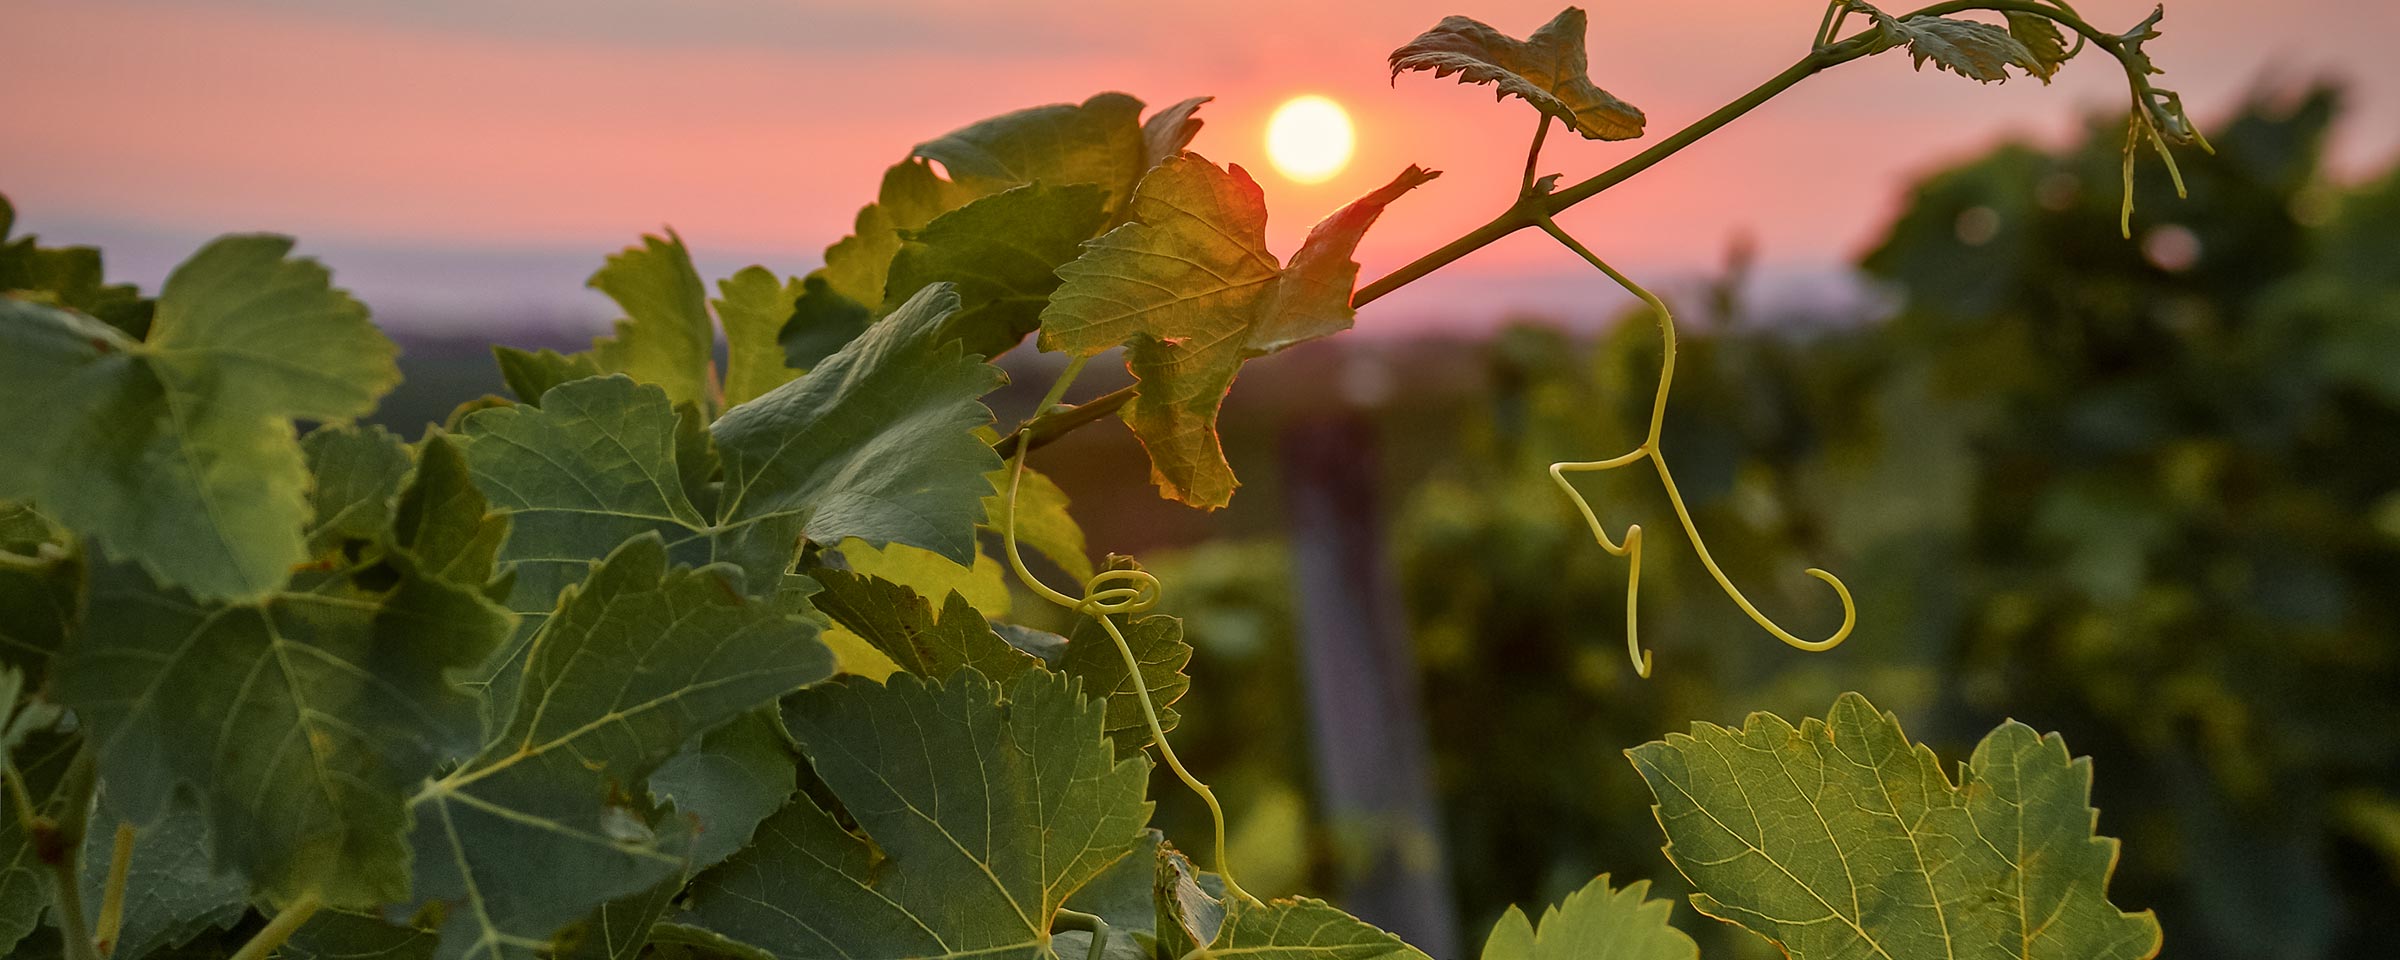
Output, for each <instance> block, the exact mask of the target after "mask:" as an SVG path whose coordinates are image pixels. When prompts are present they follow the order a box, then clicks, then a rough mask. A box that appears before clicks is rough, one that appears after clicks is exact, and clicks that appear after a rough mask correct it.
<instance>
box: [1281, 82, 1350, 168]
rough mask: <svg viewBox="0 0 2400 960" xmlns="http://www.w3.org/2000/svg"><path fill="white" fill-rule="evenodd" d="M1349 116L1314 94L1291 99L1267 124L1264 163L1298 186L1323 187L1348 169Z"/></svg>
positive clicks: (1339, 106) (1325, 99)
mask: <svg viewBox="0 0 2400 960" xmlns="http://www.w3.org/2000/svg"><path fill="white" fill-rule="evenodd" d="M1354 139H1355V138H1354V137H1353V136H1352V135H1351V129H1350V113H1349V112H1348V111H1346V110H1343V109H1342V105H1341V104H1338V103H1335V102H1333V100H1332V99H1330V98H1327V97H1321V96H1318V95H1316V94H1313V93H1312V94H1309V95H1307V96H1300V97H1293V98H1291V99H1290V100H1286V101H1284V103H1283V106H1280V107H1277V108H1275V116H1274V118H1273V119H1271V120H1268V121H1267V159H1269V160H1272V161H1274V163H1275V170H1276V171H1277V172H1279V173H1281V174H1283V175H1284V176H1285V177H1288V178H1291V179H1292V180H1296V181H1298V182H1300V183H1323V182H1325V181H1327V180H1331V179H1333V178H1334V176H1335V175H1336V174H1339V173H1341V172H1342V168H1343V167H1347V166H1349V165H1350V150H1351V148H1352V147H1353V146H1354V145H1355V143H1354Z"/></svg>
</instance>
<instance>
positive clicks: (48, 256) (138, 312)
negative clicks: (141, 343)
mask: <svg viewBox="0 0 2400 960" xmlns="http://www.w3.org/2000/svg"><path fill="white" fill-rule="evenodd" d="M16 220H17V209H16V207H15V206H13V205H11V204H10V203H9V202H8V198H7V197H5V196H0V294H14V295H17V296H20V297H25V298H26V299H31V300H39V301H42V302H45V303H49V304H53V305H55V306H61V307H66V308H67V309H70V310H74V311H77V312H80V313H84V314H87V315H90V316H93V317H98V318H99V319H100V320H101V321H102V322H104V323H107V324H108V325H109V326H112V327H115V328H117V329H118V330H119V331H121V332H123V333H124V334H125V335H126V336H128V337H131V338H133V339H135V340H140V339H142V338H143V337H144V336H146V335H147V334H148V333H149V330H150V318H151V314H152V313H153V311H155V310H156V309H157V304H156V303H154V302H152V301H150V300H148V299H146V298H144V297H143V296H142V294H141V291H140V290H138V289H136V288H135V287H134V285H132V284H130V283H115V284H112V283H109V282H108V281H107V279H106V274H105V272H104V271H103V270H102V269H101V266H100V251H99V250H97V249H94V248H92V247H82V246H76V247H44V246H42V245H41V244H40V243H39V242H38V241H37V239H36V238H35V237H33V236H30V235H27V236H21V237H15V238H13V239H12V238H10V237H9V232H10V231H11V230H13V229H15V226H16Z"/></svg>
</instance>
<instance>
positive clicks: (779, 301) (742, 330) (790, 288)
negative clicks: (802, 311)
mask: <svg viewBox="0 0 2400 960" xmlns="http://www.w3.org/2000/svg"><path fill="white" fill-rule="evenodd" d="M803 292H804V288H803V286H802V284H801V281H798V280H777V279H775V272H774V271H772V270H769V269H767V268H765V267H744V268H742V269H741V271H739V272H737V273H735V274H734V275H733V276H730V277H727V278H725V279H723V280H719V281H717V293H718V298H717V300H716V307H717V319H718V320H719V321H720V322H722V323H723V324H724V325H725V406H726V408H728V409H731V408H733V407H738V406H741V405H742V404H745V403H749V402H750V401H752V400H755V399H757V398H758V397H759V395H761V394H764V393H766V392H767V391H769V390H773V389H775V388H776V387H780V386H783V385H784V383H786V382H788V381H790V380H791V379H792V378H793V377H797V376H799V375H800V374H801V372H802V371H803V370H805V369H807V367H813V366H815V365H816V364H815V363H813V362H812V363H810V364H808V365H807V366H804V367H800V368H798V369H795V368H793V367H791V366H789V365H786V364H785V362H784V360H785V357H784V348H783V345H782V344H781V343H779V342H777V340H778V338H779V336H780V335H781V334H782V332H783V328H784V326H785V325H786V324H789V323H791V322H792V318H793V316H794V315H795V312H796V308H795V305H796V304H797V303H799V301H800V296H801V294H802V293H803ZM843 342H845V343H846V342H848V338H844V341H843Z"/></svg>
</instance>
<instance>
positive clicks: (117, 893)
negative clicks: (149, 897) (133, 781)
mask: <svg viewBox="0 0 2400 960" xmlns="http://www.w3.org/2000/svg"><path fill="white" fill-rule="evenodd" d="M134 833H135V831H134V826H133V824H130V823H119V824H117V836H116V845H115V847H114V848H113V849H111V850H110V851H109V855H108V885H107V886H106V887H103V888H101V891H100V922H99V924H98V925H97V926H96V927H95V928H94V929H93V931H92V939H93V940H94V942H95V946H96V948H97V949H98V950H99V951H100V956H102V957H103V958H105V957H108V956H111V955H114V954H115V953H116V952H117V934H118V933H119V932H120V931H122V930H123V929H124V927H125V878H126V877H127V875H129V874H130V873H132V871H133V841H134Z"/></svg>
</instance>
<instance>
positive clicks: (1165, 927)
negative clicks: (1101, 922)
mask: <svg viewBox="0 0 2400 960" xmlns="http://www.w3.org/2000/svg"><path fill="white" fill-rule="evenodd" d="M1155 896H1156V898H1157V901H1158V946H1159V951H1160V953H1161V955H1167V954H1172V955H1174V956H1177V957H1185V956H1193V955H1198V956H1212V955H1213V956H1232V955H1241V956H1245V957H1253V956H1254V957H1258V958H1260V960H1427V958H1426V956H1425V954H1424V953H1423V952H1421V951H1419V950H1417V948H1415V947H1412V946H1409V945H1408V944H1407V943H1405V942H1403V941H1402V940H1401V939H1400V938H1399V937H1396V936H1393V935H1391V934H1389V933H1386V932H1384V931H1382V930H1380V929H1377V928H1376V927H1375V926H1374V925H1372V924H1369V923H1367V922H1366V921H1363V920H1360V919H1358V918H1357V917H1353V916H1351V915H1349V914H1347V913H1343V912H1342V911H1341V910H1339V909H1336V908H1335V907H1333V906H1332V905H1331V904H1327V903H1325V902H1324V901H1322V900H1312V899H1309V898H1307V897H1299V898H1295V899H1290V900H1277V901H1274V902H1272V903H1258V902H1256V901H1251V900H1243V899H1239V898H1228V897H1226V896H1224V894H1223V893H1222V884H1221V883H1219V882H1218V878H1217V877H1214V876H1210V875H1206V874H1202V873H1200V872H1199V871H1197V870H1194V869H1193V868H1192V864H1191V861H1190V860H1188V859H1185V857H1184V856H1183V854H1181V853H1179V852H1176V851H1174V850H1172V849H1162V850H1161V851H1160V852H1159V857H1158V881H1157V885H1156V893H1155Z"/></svg>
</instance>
